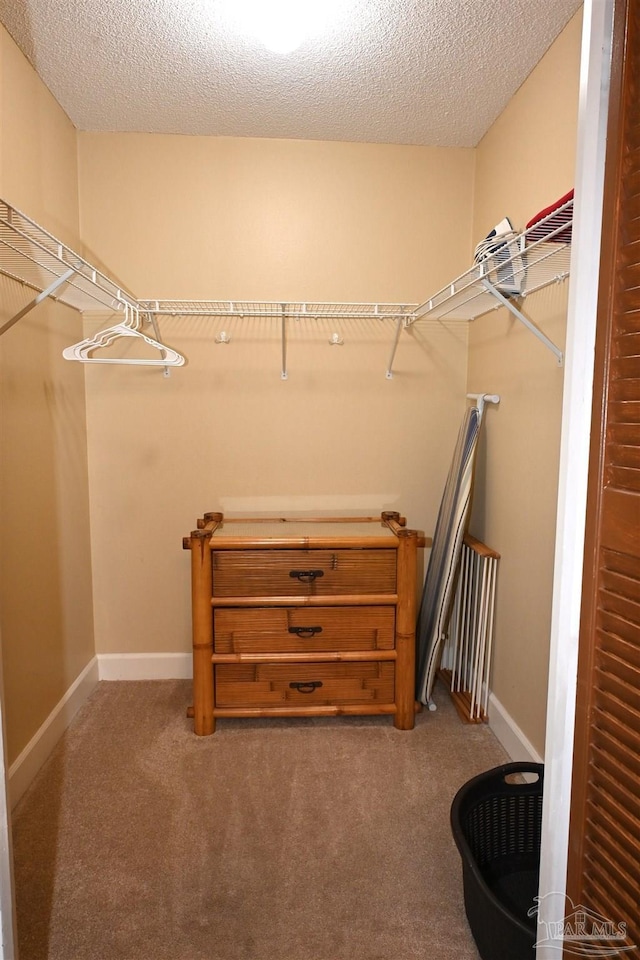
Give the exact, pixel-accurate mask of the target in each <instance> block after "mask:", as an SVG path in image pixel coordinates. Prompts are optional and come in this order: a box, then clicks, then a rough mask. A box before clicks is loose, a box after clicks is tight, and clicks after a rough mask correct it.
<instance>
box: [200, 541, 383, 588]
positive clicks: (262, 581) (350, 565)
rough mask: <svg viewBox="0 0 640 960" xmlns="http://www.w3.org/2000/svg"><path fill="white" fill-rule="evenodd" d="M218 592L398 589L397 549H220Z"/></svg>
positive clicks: (216, 568)
mask: <svg viewBox="0 0 640 960" xmlns="http://www.w3.org/2000/svg"><path fill="white" fill-rule="evenodd" d="M212 559H213V596H214V597H313V596H318V597H328V596H345V595H349V594H378V593H380V594H386V593H391V594H393V593H395V592H396V551H395V550H388V549H385V550H366V549H365V550H361V549H355V550H214V551H213V557H212Z"/></svg>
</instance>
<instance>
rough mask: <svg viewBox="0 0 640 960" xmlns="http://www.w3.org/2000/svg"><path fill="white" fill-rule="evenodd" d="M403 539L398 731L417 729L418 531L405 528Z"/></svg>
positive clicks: (399, 584) (400, 550) (398, 612)
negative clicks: (415, 724) (415, 727)
mask: <svg viewBox="0 0 640 960" xmlns="http://www.w3.org/2000/svg"><path fill="white" fill-rule="evenodd" d="M396 533H397V536H398V538H399V541H400V542H399V544H398V567H397V588H398V607H397V610H396V656H397V659H396V714H395V717H394V724H395V726H396V727H397V728H398V730H413V726H414V722H415V671H416V613H417V601H416V581H417V574H418V532H417V530H406V529H401V530H397V531H396Z"/></svg>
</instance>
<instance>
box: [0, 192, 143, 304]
mask: <svg viewBox="0 0 640 960" xmlns="http://www.w3.org/2000/svg"><path fill="white" fill-rule="evenodd" d="M0 273H2V274H4V275H5V276H7V277H10V278H11V279H13V280H17V281H18V283H21V284H24V285H25V286H27V287H30V288H31V289H32V290H37V291H38V292H40V293H43V292H45V291H46V292H47V296H50V297H51V298H52V299H54V300H58V301H60V302H61V303H64V304H66V305H67V306H70V307H73V308H74V309H76V310H79V311H81V312H87V311H92V310H104V309H105V308H106V309H107V310H124V308H125V305H126V304H129V305H130V306H135V304H136V301H135V298H133V297H132V296H130V294H128V293H127V292H126V291H124V290H122V288H121V287H120V286H119V285H118V284H116V283H114V282H113V281H112V280H110V279H109V278H108V277H106V276H105V275H104V274H103V273H101V272H100V270H98V269H96V267H93V266H91V264H90V263H88V262H87V261H86V260H85V259H84V258H83V257H81V256H79V255H78V254H77V253H75V252H74V251H73V250H71V249H70V247H67V246H66V245H65V244H63V243H61V241H60V240H57V239H56V238H55V237H54V236H52V235H51V234H50V233H48V232H47V231H46V230H44V229H43V228H42V227H40V226H38V224H37V223H35V222H34V221H33V220H31V219H30V218H29V217H27V216H26V215H25V214H24V213H21V212H20V211H19V210H17V209H16V208H15V207H12V206H11V205H10V204H9V203H7V202H6V201H5V200H0ZM50 290H51V292H49V291H50Z"/></svg>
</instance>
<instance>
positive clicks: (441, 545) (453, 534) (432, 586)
mask: <svg viewBox="0 0 640 960" xmlns="http://www.w3.org/2000/svg"><path fill="white" fill-rule="evenodd" d="M481 418H482V415H481V410H480V409H478V407H470V408H469V409H468V410H467V412H466V414H465V417H464V420H463V421H462V425H461V427H460V431H459V433H458V440H457V442H456V447H455V451H454V454H453V460H452V463H451V467H450V469H449V475H448V477H447V482H446V484H445V488H444V493H443V496H442V502H441V503H440V509H439V511H438V519H437V522H436V529H435V532H434V535H433V543H432V546H431V555H430V557H429V564H428V566H427V575H426V577H425V582H424V589H423V592H422V601H421V604H420V612H419V615H418V627H417V643H418V689H417V697H418V699H419V700H420V701H421V702H422V703H424V704H427V705H428V706H429V709H430V710H435V709H436V708H435V704H434V703H433V702H432V700H431V693H432V691H433V685H434V682H435V677H436V671H437V669H438V663H439V660H440V651H441V647H442V641H443V639H444V634H445V630H446V628H447V623H448V619H449V612H450V608H451V603H452V601H453V596H454V590H455V580H456V574H457V570H458V564H459V561H460V553H461V551H462V538H463V537H464V534H465V531H466V528H467V524H468V520H469V513H470V510H471V490H472V484H473V465H474V460H475V451H476V442H477V439H478V433H479V430H480V422H481Z"/></svg>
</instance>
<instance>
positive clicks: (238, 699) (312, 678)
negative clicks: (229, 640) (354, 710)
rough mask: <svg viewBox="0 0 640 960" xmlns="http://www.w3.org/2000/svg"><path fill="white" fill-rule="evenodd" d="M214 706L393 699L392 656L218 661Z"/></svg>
mask: <svg viewBox="0 0 640 960" xmlns="http://www.w3.org/2000/svg"><path fill="white" fill-rule="evenodd" d="M214 674H215V702H216V706H217V707H238V708H240V707H276V706H283V705H284V706H313V705H314V704H317V705H318V706H320V705H323V706H326V705H334V704H347V703H393V702H394V695H395V689H394V679H395V664H394V663H393V661H382V662H379V661H377V660H363V661H358V662H356V663H256V664H244V663H243V664H226V663H225V664H218V665H216V666H215V667H214Z"/></svg>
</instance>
